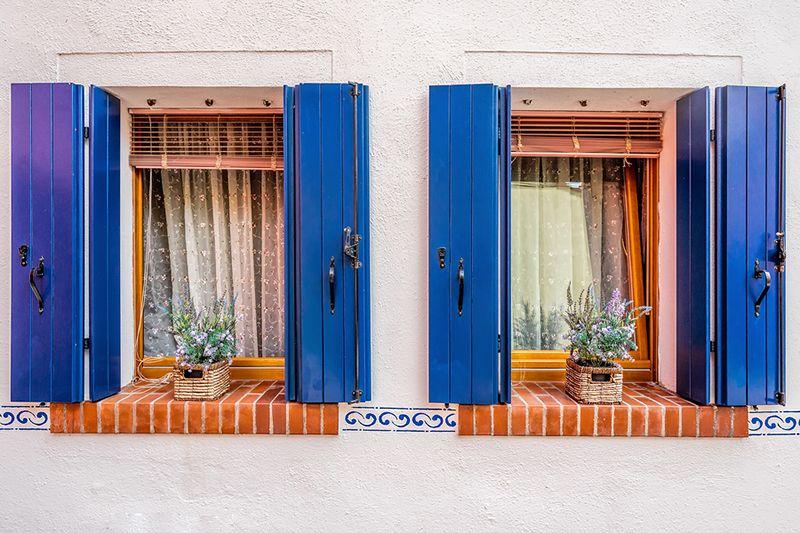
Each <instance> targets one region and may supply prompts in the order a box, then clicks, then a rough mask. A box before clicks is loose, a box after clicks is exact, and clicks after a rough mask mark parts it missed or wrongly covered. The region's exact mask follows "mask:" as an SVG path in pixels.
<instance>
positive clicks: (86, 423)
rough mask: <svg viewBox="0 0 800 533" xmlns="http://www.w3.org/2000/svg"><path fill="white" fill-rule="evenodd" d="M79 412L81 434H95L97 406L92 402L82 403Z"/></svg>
mask: <svg viewBox="0 0 800 533" xmlns="http://www.w3.org/2000/svg"><path fill="white" fill-rule="evenodd" d="M81 410H82V413H81V416H82V417H83V432H84V433H97V404H96V403H94V402H83V403H82V404H81Z"/></svg>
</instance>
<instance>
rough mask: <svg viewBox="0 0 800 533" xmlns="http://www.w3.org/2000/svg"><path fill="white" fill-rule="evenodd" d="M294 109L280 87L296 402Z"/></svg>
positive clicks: (288, 92)
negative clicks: (281, 93)
mask: <svg viewBox="0 0 800 533" xmlns="http://www.w3.org/2000/svg"><path fill="white" fill-rule="evenodd" d="M295 139H296V137H295V106H294V88H293V87H291V86H289V85H285V86H284V87H283V209H284V217H285V220H286V222H285V224H284V228H286V230H285V231H286V234H285V236H284V253H285V261H284V279H285V280H286V283H285V285H284V297H285V302H286V329H285V341H286V354H285V360H284V382H285V384H286V399H287V400H289V401H296V400H297V388H298V386H297V372H296V370H295V369H296V368H297V348H296V338H297V335H296V331H297V326H298V324H297V312H296V307H295V306H296V300H295V295H296V292H297V290H296V285H295V283H296V277H295V216H294V213H295V192H294V191H295V189H294V174H295V173H294V166H295V156H294V146H295V142H296V141H295Z"/></svg>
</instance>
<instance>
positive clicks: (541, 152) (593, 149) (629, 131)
mask: <svg viewBox="0 0 800 533" xmlns="http://www.w3.org/2000/svg"><path fill="white" fill-rule="evenodd" d="M661 121H662V114H661V113H653V112H646V113H645V112H638V113H599V112H561V111H558V112H556V111H515V112H513V113H512V116H511V142H512V144H511V153H512V155H515V156H548V155H571V156H582V157H590V156H594V157H619V156H622V157H625V156H629V157H657V156H658V154H659V152H661Z"/></svg>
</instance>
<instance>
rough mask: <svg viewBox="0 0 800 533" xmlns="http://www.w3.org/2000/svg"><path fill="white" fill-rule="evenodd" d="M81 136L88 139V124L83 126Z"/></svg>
mask: <svg viewBox="0 0 800 533" xmlns="http://www.w3.org/2000/svg"><path fill="white" fill-rule="evenodd" d="M83 138H84V139H86V140H88V139H89V126H84V127H83Z"/></svg>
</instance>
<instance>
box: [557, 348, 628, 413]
mask: <svg viewBox="0 0 800 533" xmlns="http://www.w3.org/2000/svg"><path fill="white" fill-rule="evenodd" d="M565 391H566V393H567V395H569V396H570V397H571V398H572V399H574V400H576V401H578V402H580V403H622V367H621V366H619V365H618V364H617V363H614V366H613V367H596V366H581V365H579V364H578V363H576V362H575V361H573V360H572V359H571V358H570V359H567V381H566V388H565Z"/></svg>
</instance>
